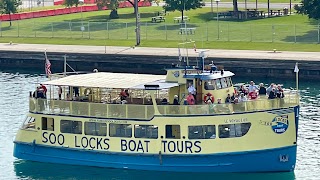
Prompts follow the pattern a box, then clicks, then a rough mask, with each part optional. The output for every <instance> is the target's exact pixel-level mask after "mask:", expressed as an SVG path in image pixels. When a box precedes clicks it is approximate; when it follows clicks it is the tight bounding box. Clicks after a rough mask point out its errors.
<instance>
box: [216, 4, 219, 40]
mask: <svg viewBox="0 0 320 180" xmlns="http://www.w3.org/2000/svg"><path fill="white" fill-rule="evenodd" d="M215 1H216V3H217V29H218V39H220V32H219V31H220V28H219V2H220V0H215Z"/></svg>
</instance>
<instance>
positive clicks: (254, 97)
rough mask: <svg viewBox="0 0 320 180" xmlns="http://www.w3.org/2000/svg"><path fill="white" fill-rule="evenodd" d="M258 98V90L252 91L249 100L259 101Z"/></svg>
mask: <svg viewBox="0 0 320 180" xmlns="http://www.w3.org/2000/svg"><path fill="white" fill-rule="evenodd" d="M257 97H258V93H257V91H256V90H255V91H251V92H250V93H249V98H250V99H257Z"/></svg>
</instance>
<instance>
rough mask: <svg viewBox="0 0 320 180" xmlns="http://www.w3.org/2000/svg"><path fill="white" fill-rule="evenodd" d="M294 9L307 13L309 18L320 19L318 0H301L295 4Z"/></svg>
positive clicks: (300, 12)
mask: <svg viewBox="0 0 320 180" xmlns="http://www.w3.org/2000/svg"><path fill="white" fill-rule="evenodd" d="M294 9H295V10H297V12H298V13H299V14H307V15H308V17H309V18H313V19H317V20H319V19H320V3H319V0H302V1H301V5H298V4H296V5H295V6H294Z"/></svg>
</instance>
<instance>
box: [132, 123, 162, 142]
mask: <svg viewBox="0 0 320 180" xmlns="http://www.w3.org/2000/svg"><path fill="white" fill-rule="evenodd" d="M134 137H135V138H150V139H158V126H154V125H134Z"/></svg>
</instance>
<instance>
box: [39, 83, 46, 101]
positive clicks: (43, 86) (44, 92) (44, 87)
mask: <svg viewBox="0 0 320 180" xmlns="http://www.w3.org/2000/svg"><path fill="white" fill-rule="evenodd" d="M40 87H41V89H43V95H44V98H47V91H48V89H47V87H46V86H45V85H43V84H40Z"/></svg>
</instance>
